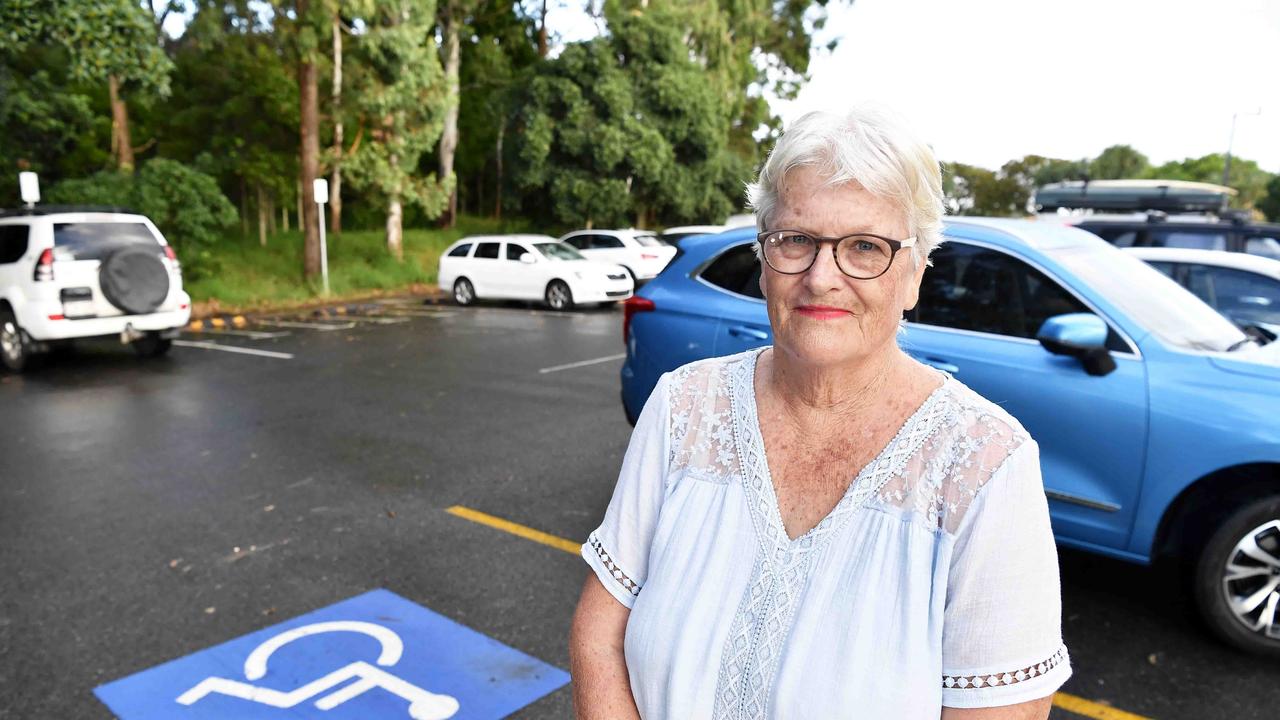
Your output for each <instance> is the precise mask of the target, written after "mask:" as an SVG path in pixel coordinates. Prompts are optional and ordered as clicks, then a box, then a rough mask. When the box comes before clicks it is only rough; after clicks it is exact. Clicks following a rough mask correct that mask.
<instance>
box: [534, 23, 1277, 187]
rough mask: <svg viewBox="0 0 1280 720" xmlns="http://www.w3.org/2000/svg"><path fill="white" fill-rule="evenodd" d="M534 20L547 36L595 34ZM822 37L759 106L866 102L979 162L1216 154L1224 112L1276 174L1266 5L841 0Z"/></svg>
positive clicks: (951, 152) (1273, 51) (940, 150)
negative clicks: (795, 87)
mask: <svg viewBox="0 0 1280 720" xmlns="http://www.w3.org/2000/svg"><path fill="white" fill-rule="evenodd" d="M832 4H833V5H838V4H839V0H832ZM553 7H554V6H553ZM550 20H551V23H550V24H551V25H552V26H553V27H554V28H555V29H556V30H557V31H558V34H559V35H560V39H561V40H562V41H572V40H579V39H583V38H584V37H589V36H590V35H592V34H594V32H595V28H594V26H593V25H592V24H591V23H590V22H589V21H587V20H586V19H585V17H584V16H582V15H581V14H579V13H577V12H576V11H575V10H572V9H556V10H555V11H554V12H552V14H551V18H550ZM825 35H826V36H828V37H839V38H840V45H839V47H838V48H837V49H836V51H835V52H834V53H818V54H816V56H815V58H814V61H813V63H812V65H811V67H810V74H811V76H812V80H811V81H810V82H809V84H808V85H807V86H806V87H805V88H804V89H803V90H802V91H801V93H800V96H799V97H798V98H797V99H796V100H795V101H793V102H786V103H775V105H774V108H775V111H777V112H778V113H779V114H780V115H781V116H782V118H783V120H784V121H787V120H790V119H792V118H794V117H796V116H797V115H799V114H800V113H803V112H805V111H807V110H811V109H816V108H821V107H836V106H839V105H841V104H847V103H850V102H856V101H859V100H873V101H876V102H880V103H882V104H885V105H888V106H890V107H893V108H895V109H897V110H898V111H899V112H900V113H902V114H903V115H905V116H906V117H907V119H908V120H909V121H910V122H911V123H912V124H913V125H914V126H915V128H916V130H917V131H918V132H920V134H921V135H923V136H924V138H925V139H926V141H928V142H929V143H931V144H932V145H933V147H934V150H935V152H936V153H937V155H938V157H939V159H942V160H947V161H959V162H964V163H969V164H972V165H981V166H984V167H989V168H993V169H994V168H997V167H999V166H1000V165H1001V164H1003V163H1004V162H1005V161H1006V160H1009V159H1012V158H1016V157H1022V156H1023V155H1027V154H1031V153H1035V154H1039V155H1047V156H1051V157H1062V158H1071V159H1075V158H1081V157H1092V156H1094V155H1097V154H1098V153H1099V152H1100V151H1101V150H1102V149H1103V148H1105V147H1107V146H1108V145H1114V144H1117V143H1127V144H1129V145H1132V146H1134V147H1135V148H1137V149H1138V150H1139V151H1140V152H1142V153H1144V154H1145V155H1147V156H1148V157H1150V158H1151V160H1152V161H1153V162H1155V163H1161V162H1165V161H1168V160H1180V159H1182V158H1184V157H1198V156H1201V155H1206V154H1208V153H1213V152H1224V151H1225V150H1226V148H1227V142H1228V137H1229V135H1230V132H1231V115H1232V113H1234V112H1239V113H1241V114H1242V115H1241V117H1240V118H1239V120H1238V122H1237V126H1236V135H1235V144H1234V148H1233V152H1234V154H1235V155H1236V156H1238V157H1246V158H1250V159H1253V160H1256V161H1258V163H1259V164H1261V165H1262V167H1263V168H1264V169H1266V170H1269V171H1271V172H1277V171H1280V0H1196V1H1194V2H1192V1H1190V0H1160V1H1156V0H1069V1H1068V0H1054V1H1053V2H1050V1H1049V0H968V1H961V0H856V2H854V3H853V4H852V6H848V5H845V6H843V7H836V8H834V9H833V11H832V13H831V18H830V20H829V22H828V27H827V30H826V32H825ZM1259 108H1261V109H1262V114H1261V115H1260V116H1244V115H1243V114H1244V113H1251V112H1255V111H1257V110H1258V109H1259Z"/></svg>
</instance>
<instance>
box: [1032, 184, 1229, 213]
mask: <svg viewBox="0 0 1280 720" xmlns="http://www.w3.org/2000/svg"><path fill="white" fill-rule="evenodd" d="M1235 194H1236V191H1235V190H1233V189H1231V188H1229V187H1226V186H1223V185H1213V184H1210V183H1199V182H1188V181H1185V180H1095V181H1093V182H1089V181H1071V182H1060V183H1052V184H1050V185H1045V186H1043V187H1041V188H1040V189H1039V190H1037V191H1036V198H1035V204H1036V207H1037V208H1039V210H1040V211H1041V212H1053V211H1056V210H1058V209H1059V208H1062V209H1072V210H1111V211H1129V212H1144V211H1145V212H1151V211H1159V212H1165V213H1221V212H1223V211H1224V210H1226V207H1227V201H1228V200H1229V199H1230V198H1231V196H1233V195H1235Z"/></svg>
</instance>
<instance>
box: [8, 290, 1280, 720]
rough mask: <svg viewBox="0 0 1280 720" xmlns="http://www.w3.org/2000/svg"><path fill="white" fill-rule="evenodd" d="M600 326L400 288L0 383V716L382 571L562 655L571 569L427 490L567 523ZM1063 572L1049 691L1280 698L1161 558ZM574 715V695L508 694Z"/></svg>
mask: <svg viewBox="0 0 1280 720" xmlns="http://www.w3.org/2000/svg"><path fill="white" fill-rule="evenodd" d="M620 334H621V313H620V312H618V311H616V310H612V309H592V310H585V311H580V312H574V313H569V314H555V313H549V312H545V311H539V310H531V309H528V308H522V307H518V306H500V305H495V306H486V307H483V308H480V309H460V308H451V307H447V306H446V307H427V306H423V305H420V304H417V303H408V302H406V303H404V304H388V305H387V306H385V307H383V308H381V309H378V310H377V311H376V312H374V313H372V314H366V315H357V316H355V317H351V318H343V317H328V318H316V317H313V316H311V315H300V316H297V317H286V316H279V317H276V318H274V319H263V318H258V319H255V318H250V319H249V322H248V324H247V325H246V326H245V327H241V328H232V327H227V328H224V329H222V330H221V331H213V330H210V331H205V332H202V333H190V334H187V335H186V336H184V338H183V340H184V342H185V343H188V344H185V345H183V346H180V347H175V348H174V349H173V352H172V353H171V354H170V356H169V357H167V358H164V359H161V360H157V361H140V360H138V359H135V358H134V357H133V354H132V353H131V352H129V351H128V349H126V348H121V347H119V346H116V345H113V344H111V343H87V344H84V345H83V346H81V347H79V348H77V350H76V351H74V352H72V353H67V354H62V355H59V356H56V357H53V358H51V359H50V360H49V361H48V362H47V363H46V364H45V367H43V368H40V369H38V370H36V371H34V372H31V373H30V374H27V375H23V376H12V375H8V376H3V375H0V408H3V410H2V411H0V412H2V414H0V422H2V423H3V426H4V430H3V432H0V548H3V550H2V551H0V578H3V583H2V584H0V717H4V718H9V717H12V718H45V717H67V718H71V717H74V718H96V717H111V715H110V713H109V712H108V710H107V709H106V707H105V706H104V705H102V704H101V703H100V702H99V701H98V700H97V699H96V698H95V697H94V695H93V694H92V690H93V688H95V687H97V686H99V685H101V684H103V683H105V682H109V681H112V680H115V679H118V678H121V677H124V676H126V675H129V674H131V673H134V672H136V671H139V670H143V669H145V668H149V667H152V666H154V665H157V664H159V663H162V662H165V661H167V660H171V659H174V658H177V657H180V656H184V655H187V654H189V653H192V652H195V651H198V650H200V649H203V648H207V647H209V646H211V645H215V644H218V643H220V642H223V641H226V640H229V639H232V638H236V637H239V636H241V635H244V634H246V633H248V632H250V631H253V630H257V629H260V628H263V627H266V626H268V625H272V624H274V623H277V622H280V621H281V620H284V619H287V618H290V617H294V616H297V615H300V614H302V613H305V612H308V611H311V610H315V609H317V608H321V607H325V606H327V605H330V604H333V603H335V602H338V601H341V600H344V599H346V598H350V597H352V596H355V595H358V594H360V593H362V592H365V591H368V590H372V589H375V588H385V589H388V590H391V591H393V592H395V593H397V594H399V595H401V596H403V597H405V598H408V599H409V600H412V601H413V602H415V603H418V604H420V605H423V606H425V607H428V608H430V609H432V610H434V611H436V612H438V613H440V614H442V615H444V616H447V617H449V618H452V619H454V620H456V621H458V622H460V623H463V624H465V625H467V626H469V627H471V628H473V629H475V630H478V631H480V632H482V633H484V634H486V635H489V636H490V637H492V638H495V639H497V640H499V641H501V642H503V643H506V644H508V645H511V646H513V647H515V648H517V649H519V650H521V651H523V652H525V653H528V654H530V655H533V656H535V657H537V658H540V659H542V660H544V661H546V662H548V663H551V664H552V665H555V666H558V667H561V668H567V667H568V652H567V642H566V641H567V630H568V626H569V621H570V617H571V614H572V611H573V605H574V602H575V600H576V597H577V593H578V590H579V588H580V586H581V583H582V581H583V579H584V578H585V577H586V572H587V571H586V567H585V565H584V564H583V563H582V562H581V561H580V560H578V559H577V558H575V557H573V556H572V555H571V554H569V553H567V552H564V551H563V550H561V549H556V548H554V547H549V546H548V545H546V544H541V543H539V542H531V541H530V540H529V539H526V538H524V537H519V536H517V535H513V534H510V533H508V532H503V531H501V530H498V529H495V528H493V527H489V526H486V525H482V524H479V523H476V522H471V521H469V520H467V519H465V518H463V517H459V516H458V515H455V514H451V513H449V512H446V509H448V508H451V507H454V506H463V507H466V508H471V509H473V510H477V511H480V512H483V513H488V514H491V515H493V516H497V517H500V518H504V519H507V520H510V521H513V522H515V523H519V524H520V525H523V526H527V527H529V528H534V529H537V530H539V531H542V532H545V533H548V534H550V535H551V536H554V537H557V538H568V539H578V538H583V537H585V536H586V534H587V533H588V532H589V531H590V530H591V529H592V528H593V527H594V526H595V524H596V523H597V521H598V519H599V517H600V515H601V514H602V512H603V509H604V507H605V505H606V504H607V502H608V498H609V494H610V492H611V490H612V485H613V481H614V477H615V474H616V472H617V469H618V465H619V463H620V460H621V457H622V453H623V450H624V449H625V446H626V442H627V437H628V434H629V431H630V428H629V427H628V426H627V424H626V421H625V420H624V419H623V415H622V410H621V407H620V404H619V401H618V375H617V370H618V367H619V365H620V362H621V361H620V360H618V359H617V357H616V356H617V355H618V354H619V353H620V352H621V337H620ZM228 348H230V350H228ZM586 361H592V362H586ZM579 363H586V364H579ZM544 371H545V372H544ZM1062 569H1063V594H1064V633H1065V635H1066V639H1067V643H1068V646H1069V647H1070V650H1071V653H1072V659H1073V663H1074V665H1075V673H1076V674H1075V676H1074V677H1073V678H1072V679H1071V681H1070V682H1069V683H1068V684H1067V686H1066V687H1065V688H1064V690H1065V691H1066V692H1068V693H1070V694H1071V695H1073V696H1075V697H1078V698H1082V699H1084V700H1087V701H1089V702H1091V703H1100V704H1101V705H1112V706H1114V707H1116V708H1119V709H1122V710H1124V711H1127V712H1128V713H1134V714H1136V715H1139V716H1146V717H1160V718H1188V719H1192V718H1194V719H1197V720H1198V719H1200V718H1271V717H1275V716H1276V712H1277V710H1276V709H1277V708H1280V665H1278V664H1276V663H1274V662H1264V661H1261V660H1257V659H1253V658H1249V657H1245V656H1241V655H1238V654H1236V653H1234V652H1233V651H1231V650H1228V649H1226V648H1224V647H1222V646H1220V645H1218V644H1217V643H1216V642H1215V641H1213V640H1212V639H1211V638H1209V637H1208V636H1207V634H1206V632H1205V631H1204V630H1202V629H1201V628H1200V626H1199V624H1198V621H1197V620H1196V619H1195V617H1194V614H1193V612H1192V609H1191V607H1190V604H1189V601H1188V600H1186V599H1185V596H1184V594H1183V593H1182V590H1181V587H1180V585H1179V583H1178V581H1177V579H1176V578H1175V577H1173V576H1171V575H1170V574H1169V573H1168V572H1166V571H1163V570H1156V569H1149V568H1139V567H1135V566H1131V565H1127V564H1124V563H1119V562H1114V561H1110V560H1103V559H1100V558H1096V557H1094V556H1090V555H1086V554H1083V553H1077V552H1068V551H1063V553H1062ZM1101 705H1099V706H1098V707H1100V706H1101ZM1089 713H1092V714H1089ZM1089 713H1086V714H1084V715H1081V714H1077V713H1075V712H1068V711H1066V710H1064V709H1061V708H1055V710H1054V715H1053V716H1054V717H1055V718H1076V717H1081V716H1088V717H1101V716H1102V714H1100V712H1099V711H1097V710H1093V711H1089ZM568 716H570V702H569V691H568V688H562V689H561V690H559V691H556V692H555V693H553V694H551V695H549V696H547V697H545V698H543V699H542V700H540V701H538V702H536V703H534V704H533V705H530V706H528V707H527V708H525V709H524V710H523V711H521V712H520V713H518V714H517V717H523V718H561V717H568ZM1114 717H1132V716H1120V715H1116V716H1114Z"/></svg>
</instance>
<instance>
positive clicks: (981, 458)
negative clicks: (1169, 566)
mask: <svg viewBox="0 0 1280 720" xmlns="http://www.w3.org/2000/svg"><path fill="white" fill-rule="evenodd" d="M749 194H750V199H751V203H752V205H753V206H754V208H755V210H756V213H757V217H758V218H759V229H760V234H759V253H760V255H761V257H762V259H763V265H762V268H761V276H760V288H761V290H762V291H763V293H764V297H765V298H766V302H767V305H768V310H769V322H770V324H771V325H772V327H773V334H774V344H773V346H772V347H767V348H761V349H759V350H753V351H750V352H746V353H742V354H740V355H734V356H731V357H723V358H712V359H709V360H704V361H701V362H696V363H692V364H690V365H686V366H684V367H682V368H680V369H678V370H676V371H674V372H671V373H667V374H666V375H664V376H663V377H662V379H661V380H660V381H659V382H658V384H657V387H655V388H654V391H653V394H652V395H651V396H650V398H649V401H648V403H647V404H646V406H645V408H644V411H643V413H641V416H640V419H639V421H638V422H637V424H636V428H635V432H634V434H633V435H632V438H631V444H630V447H629V448H628V450H627V453H626V457H625V459H624V461H623V467H622V472H621V476H620V477H619V479H618V484H617V488H616V490H615V491H614V495H613V499H612V501H611V502H610V504H609V508H608V510H607V511H606V513H605V517H604V522H603V523H602V524H601V525H600V527H599V528H598V529H597V530H596V531H595V532H593V533H592V534H591V536H590V538H589V539H588V541H587V543H586V544H584V545H583V547H582V554H583V556H584V557H585V559H586V561H587V563H588V564H589V565H590V566H591V567H592V569H594V570H595V576H594V577H588V579H587V583H586V586H585V587H584V588H583V591H582V598H581V600H580V603H579V606H578V610H577V613H576V615H575V618H574V625H573V633H572V638H571V652H572V658H573V679H574V699H575V704H576V707H577V714H578V717H579V718H592V719H594V718H610V719H614V718H628V717H630V718H635V717H643V718H670V719H672V720H687V719H693V718H726V719H727V718H733V719H735V720H736V719H738V718H779V719H782V720H788V719H790V718H814V719H821V720H830V719H833V718H892V719H894V720H898V719H900V718H921V719H926V718H927V719H929V720H937V719H938V718H939V717H941V718H945V719H959V718H966V719H969V718H988V719H995V718H1001V719H1003V718H1045V717H1047V715H1048V713H1049V704H1050V697H1051V696H1052V694H1053V692H1054V691H1055V690H1057V688H1058V687H1059V686H1061V685H1062V683H1063V681H1065V680H1066V679H1067V677H1068V676H1069V675H1070V674H1071V670H1070V665H1069V662H1068V659H1067V651H1066V648H1065V647H1064V646H1063V643H1062V637H1061V628H1060V615H1061V605H1060V602H1061V601H1060V596H1059V586H1058V569H1057V567H1058V566H1057V555H1056V552H1055V549H1054V544H1053V537H1052V535H1051V533H1050V528H1049V515H1048V507H1047V503H1046V501H1045V496H1044V490H1043V487H1042V485H1041V478H1040V465H1039V456H1038V448H1037V445H1036V443H1035V441H1034V440H1032V439H1031V438H1030V437H1029V436H1028V435H1027V432H1026V431H1025V430H1024V429H1023V428H1022V426H1021V425H1019V424H1018V421H1017V420H1015V419H1014V418H1013V417H1011V416H1009V415H1008V414H1007V413H1005V412H1004V411H1002V410H1001V409H1000V408H999V407H997V406H996V405H994V404H992V403H990V402H988V401H987V400H985V399H983V398H981V397H979V396H978V395H977V394H975V393H974V392H973V391H971V390H969V389H968V388H967V387H965V386H964V385H963V384H962V383H961V382H960V381H959V380H957V379H955V378H953V377H950V376H947V375H945V374H943V373H941V372H939V371H937V370H934V369H933V368H930V367H928V366H926V365H922V364H920V363H919V362H917V361H915V360H914V359H912V358H911V357H910V356H909V355H907V354H906V353H905V352H903V351H902V349H901V348H900V347H899V345H898V342H897V339H898V336H899V331H900V327H901V326H900V322H901V319H902V316H903V312H905V311H907V310H910V309H911V308H912V307H913V306H915V304H916V300H917V298H918V295H919V288H920V280H921V277H922V276H923V274H924V272H925V267H926V265H927V264H928V257H929V253H930V251H931V250H932V249H933V248H934V247H936V246H937V245H938V243H939V242H941V241H942V237H941V231H942V220H941V216H942V189H941V178H940V173H939V168H938V163H937V161H936V160H935V159H934V157H933V154H932V152H931V151H930V150H929V148H928V147H927V146H925V145H924V144H923V143H921V142H920V141H919V140H917V139H915V138H914V137H913V136H912V135H910V134H909V133H907V132H906V131H905V130H904V129H903V128H902V127H900V126H899V125H898V124H897V123H896V121H895V120H893V119H892V118H891V117H890V116H887V115H884V114H881V113H876V112H867V111H855V112H850V113H844V114H834V113H812V114H809V115H806V116H805V117H803V118H801V119H800V120H798V121H797V122H796V123H795V124H794V125H792V126H791V127H790V128H789V129H788V131H787V132H786V134H785V135H784V136H783V137H782V138H781V139H780V140H779V141H778V144H777V146H776V148H775V149H774V151H773V153H772V154H771V155H770V156H769V159H768V161H767V162H766V164H765V166H764V168H763V170H761V172H760V178H759V182H758V183H756V184H754V185H752V186H751V187H750V188H749Z"/></svg>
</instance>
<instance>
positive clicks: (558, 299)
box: [543, 280, 573, 311]
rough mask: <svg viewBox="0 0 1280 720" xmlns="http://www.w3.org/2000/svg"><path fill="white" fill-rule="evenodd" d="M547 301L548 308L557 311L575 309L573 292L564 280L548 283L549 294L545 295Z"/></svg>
mask: <svg viewBox="0 0 1280 720" xmlns="http://www.w3.org/2000/svg"><path fill="white" fill-rule="evenodd" d="M543 297H544V298H545V299H546V301H547V307H549V308H551V309H552V310H556V311H565V310H572V309H573V291H572V290H570V289H569V285H568V283H566V282H565V281H563V280H552V281H551V282H550V283H547V292H546V293H545V294H544V295H543Z"/></svg>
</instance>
